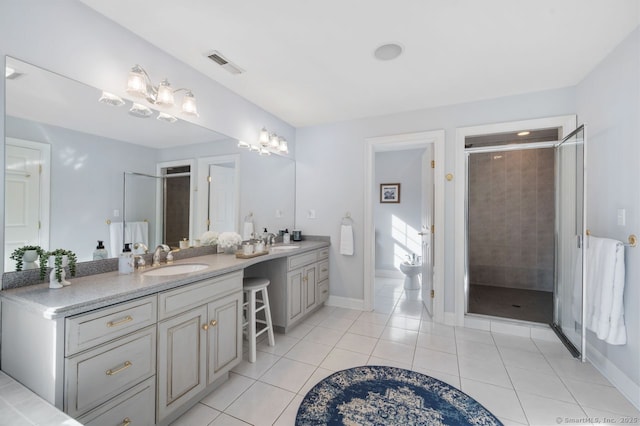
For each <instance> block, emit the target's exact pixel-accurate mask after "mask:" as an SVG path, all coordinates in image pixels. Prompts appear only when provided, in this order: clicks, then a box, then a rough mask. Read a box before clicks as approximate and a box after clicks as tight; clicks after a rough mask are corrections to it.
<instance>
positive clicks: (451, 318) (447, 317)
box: [443, 312, 456, 325]
mask: <svg viewBox="0 0 640 426" xmlns="http://www.w3.org/2000/svg"><path fill="white" fill-rule="evenodd" d="M443 321H444V324H445V325H456V313H455V312H445V313H444V318H443Z"/></svg>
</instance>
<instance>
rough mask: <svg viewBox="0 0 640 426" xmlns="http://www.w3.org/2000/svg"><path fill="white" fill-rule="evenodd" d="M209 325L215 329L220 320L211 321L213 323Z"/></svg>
mask: <svg viewBox="0 0 640 426" xmlns="http://www.w3.org/2000/svg"><path fill="white" fill-rule="evenodd" d="M209 325H210V326H211V327H215V326H216V325H218V320H211V322H210V323H209Z"/></svg>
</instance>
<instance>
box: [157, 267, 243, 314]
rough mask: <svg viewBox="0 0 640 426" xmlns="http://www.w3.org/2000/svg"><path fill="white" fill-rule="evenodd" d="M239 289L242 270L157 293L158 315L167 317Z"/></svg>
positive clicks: (240, 287)
mask: <svg viewBox="0 0 640 426" xmlns="http://www.w3.org/2000/svg"><path fill="white" fill-rule="evenodd" d="M241 290H242V271H240V272H233V273H231V274H226V275H222V276H219V277H215V278H211V279H208V280H203V281H201V282H198V283H196V284H190V285H186V286H184V287H180V288H177V289H175V290H169V291H166V292H164V293H160V295H159V299H158V304H159V306H158V316H159V319H161V320H162V319H165V318H169V317H172V316H174V315H177V314H179V313H182V312H184V311H186V310H188V309H189V308H193V307H196V306H200V305H202V304H205V303H207V302H209V301H210V300H211V299H213V298H218V297H223V296H226V295H227V294H231V293H234V292H237V291H241Z"/></svg>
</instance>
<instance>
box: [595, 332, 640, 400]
mask: <svg viewBox="0 0 640 426" xmlns="http://www.w3.org/2000/svg"><path fill="white" fill-rule="evenodd" d="M587 359H588V360H589V362H591V364H592V365H593V366H594V367H595V368H596V370H598V371H599V372H600V373H602V375H603V376H604V377H605V378H606V379H607V380H609V381H610V382H611V384H613V386H615V387H616V389H618V390H619V391H620V393H621V394H622V395H624V396H625V397H626V398H627V399H628V400H629V402H631V403H632V404H633V405H634V406H635V407H636V408H637V409H638V410H640V386H639V385H637V384H636V383H634V382H633V381H632V380H631V379H630V378H629V377H628V376H627V375H626V374H624V373H623V372H622V371H621V370H620V369H619V368H618V367H616V366H615V365H614V364H613V363H612V362H611V361H609V360H608V359H607V358H606V357H605V356H604V355H602V354H601V353H600V352H598V350H596V349H595V348H594V347H593V346H592V345H590V344H589V343H587Z"/></svg>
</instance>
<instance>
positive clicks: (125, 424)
mask: <svg viewBox="0 0 640 426" xmlns="http://www.w3.org/2000/svg"><path fill="white" fill-rule="evenodd" d="M130 424H131V419H130V418H129V417H125V418H124V420H122V426H129V425H130Z"/></svg>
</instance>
